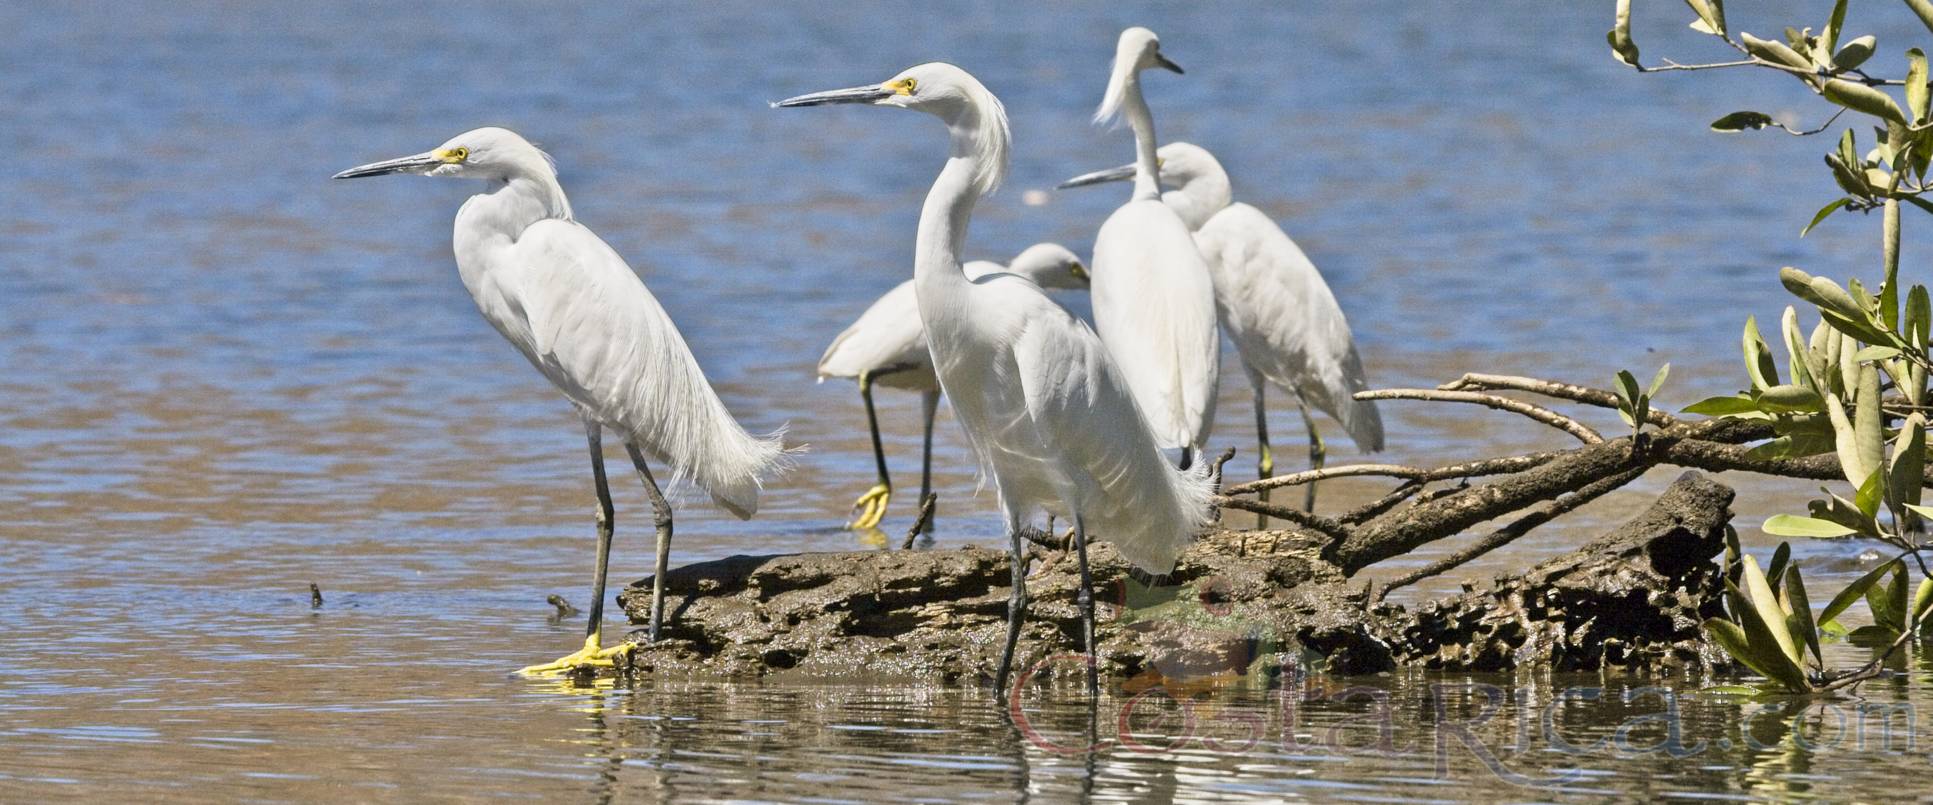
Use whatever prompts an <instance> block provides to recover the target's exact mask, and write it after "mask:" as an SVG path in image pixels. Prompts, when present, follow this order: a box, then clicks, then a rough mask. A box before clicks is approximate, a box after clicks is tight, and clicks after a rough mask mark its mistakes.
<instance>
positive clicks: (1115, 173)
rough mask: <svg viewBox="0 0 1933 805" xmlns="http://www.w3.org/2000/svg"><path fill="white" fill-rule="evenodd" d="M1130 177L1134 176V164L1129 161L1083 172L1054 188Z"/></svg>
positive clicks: (1059, 188) (1116, 180)
mask: <svg viewBox="0 0 1933 805" xmlns="http://www.w3.org/2000/svg"><path fill="white" fill-rule="evenodd" d="M1132 178H1134V165H1133V164H1131V163H1130V164H1127V165H1122V166H1121V167H1118V168H1108V169H1107V170H1104V171H1095V172H1093V173H1083V174H1081V175H1079V176H1076V177H1074V178H1072V179H1068V180H1067V181H1065V182H1061V183H1060V184H1057V185H1054V189H1055V190H1066V189H1069V188H1073V187H1086V186H1088V185H1096V184H1101V183H1103V182H1124V181H1127V180H1129V179H1132Z"/></svg>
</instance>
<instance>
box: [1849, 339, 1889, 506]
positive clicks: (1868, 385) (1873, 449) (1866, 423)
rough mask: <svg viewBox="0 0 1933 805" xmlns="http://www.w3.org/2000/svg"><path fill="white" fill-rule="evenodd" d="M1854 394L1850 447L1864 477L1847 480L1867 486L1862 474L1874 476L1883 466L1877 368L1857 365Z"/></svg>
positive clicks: (1883, 433)
mask: <svg viewBox="0 0 1933 805" xmlns="http://www.w3.org/2000/svg"><path fill="white" fill-rule="evenodd" d="M1857 393H1858V396H1856V397H1854V398H1853V411H1852V414H1853V417H1852V425H1853V432H1854V435H1855V440H1854V447H1855V449H1857V450H1858V451H1859V467H1860V471H1861V472H1862V473H1864V474H1861V475H1859V476H1857V477H1853V478H1852V479H1851V480H1852V481H1853V482H1854V483H1858V484H1865V483H1870V479H1868V478H1867V477H1866V474H1874V473H1877V472H1879V471H1880V470H1882V469H1884V468H1885V467H1886V413H1885V411H1883V410H1881V408H1880V405H1879V368H1878V367H1875V366H1873V365H1872V364H1870V363H1867V364H1861V365H1860V367H1859V387H1858V390H1857ZM1880 483H1885V482H1884V481H1880ZM1862 508H1863V507H1862Z"/></svg>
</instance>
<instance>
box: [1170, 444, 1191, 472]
mask: <svg viewBox="0 0 1933 805" xmlns="http://www.w3.org/2000/svg"><path fill="white" fill-rule="evenodd" d="M1175 466H1177V467H1180V468H1181V469H1184V470H1185V469H1188V468H1189V467H1192V466H1195V448H1193V447H1183V448H1181V461H1180V462H1177V463H1176V465H1175Z"/></svg>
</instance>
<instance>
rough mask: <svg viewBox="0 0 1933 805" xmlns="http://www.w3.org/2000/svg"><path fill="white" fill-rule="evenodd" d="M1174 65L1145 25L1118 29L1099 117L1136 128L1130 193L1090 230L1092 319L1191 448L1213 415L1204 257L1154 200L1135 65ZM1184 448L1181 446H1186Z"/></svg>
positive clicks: (1211, 330) (1177, 437) (1166, 441)
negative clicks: (1096, 229) (1116, 116)
mask: <svg viewBox="0 0 1933 805" xmlns="http://www.w3.org/2000/svg"><path fill="white" fill-rule="evenodd" d="M1157 66H1159V67H1166V68H1168V69H1174V70H1176V71H1179V68H1176V67H1174V64H1173V62H1169V61H1168V60H1167V59H1166V57H1164V56H1162V55H1161V51H1160V42H1159V40H1157V39H1156V38H1155V36H1154V33H1153V32H1151V31H1149V30H1148V29H1146V28H1129V29H1127V30H1125V31H1122V32H1121V38H1120V41H1119V44H1118V45H1117V47H1116V49H1115V55H1114V68H1113V72H1112V73H1111V74H1110V77H1109V80H1108V90H1107V94H1106V96H1105V97H1104V98H1103V100H1102V103H1101V108H1100V112H1099V113H1098V114H1097V115H1096V119H1097V120H1105V119H1107V118H1109V117H1111V116H1112V115H1114V114H1117V113H1120V114H1124V115H1125V116H1126V117H1127V119H1128V123H1129V125H1130V126H1132V127H1133V129H1134V147H1135V165H1136V170H1135V181H1134V195H1133V197H1132V198H1131V199H1130V200H1129V201H1128V203H1127V204H1125V205H1123V206H1122V207H1121V208H1120V209H1118V210H1116V211H1115V212H1114V214H1113V215H1110V216H1109V217H1108V219H1107V222H1106V223H1104V224H1102V225H1101V231H1100V233H1099V234H1098V235H1097V236H1096V237H1095V240H1094V289H1093V295H1094V327H1095V329H1096V330H1097V331H1098V332H1099V333H1100V336H1101V340H1102V342H1103V343H1105V344H1106V345H1107V348H1108V352H1109V353H1110V354H1111V355H1113V356H1114V362H1115V364H1116V365H1118V366H1120V367H1121V371H1122V372H1123V374H1124V375H1125V376H1126V377H1127V381H1128V384H1129V386H1130V387H1131V388H1133V389H1134V396H1135V401H1136V402H1138V403H1139V404H1140V405H1141V410H1142V411H1143V412H1144V413H1146V414H1147V418H1148V424H1149V426H1150V427H1152V428H1153V429H1154V434H1155V438H1156V439H1158V440H1159V441H1160V443H1161V445H1162V446H1163V447H1166V448H1176V447H1178V448H1184V449H1185V450H1188V451H1191V452H1192V453H1194V454H1199V453H1200V452H1201V451H1202V448H1203V447H1205V445H1206V443H1207V441H1208V435H1209V432H1210V430H1212V429H1213V427H1214V422H1215V392H1216V388H1217V386H1218V384H1219V382H1220V377H1221V335H1220V333H1219V332H1218V331H1217V329H1216V322H1215V289H1214V283H1213V281H1212V280H1211V278H1210V277H1209V274H1208V267H1207V265H1205V264H1204V263H1203V261H1202V258H1201V253H1200V252H1199V251H1198V250H1197V249H1196V248H1195V243H1194V240H1193V239H1192V238H1191V237H1190V235H1189V232H1188V227H1187V225H1186V224H1184V223H1183V222H1182V221H1181V218H1180V216H1178V215H1176V214H1175V212H1174V211H1173V210H1170V209H1168V208H1167V207H1166V206H1164V205H1163V204H1162V203H1161V202H1160V200H1159V199H1160V185H1159V184H1158V182H1157V180H1156V171H1157V166H1156V161H1155V133H1154V117H1153V115H1152V114H1151V113H1150V112H1149V111H1148V104H1147V102H1146V100H1144V99H1143V98H1142V95H1141V80H1140V77H1139V76H1140V72H1141V71H1142V70H1144V69H1147V68H1149V67H1157ZM1184 455H1186V454H1184Z"/></svg>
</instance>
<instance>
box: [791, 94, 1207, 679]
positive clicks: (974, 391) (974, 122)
mask: <svg viewBox="0 0 1933 805" xmlns="http://www.w3.org/2000/svg"><path fill="white" fill-rule="evenodd" d="M851 103H863V104H870V105H874V106H887V107H899V108H904V109H915V110H918V111H922V112H926V113H929V114H931V115H933V116H935V117H938V118H940V120H941V121H943V122H944V123H945V124H946V128H947V132H948V134H949V135H950V148H949V150H948V156H947V160H946V167H945V168H943V169H942V170H941V171H940V175H939V178H938V179H936V180H934V182H933V187H932V190H930V191H929V192H928V193H927V196H926V204H925V206H924V207H922V208H921V211H920V219H919V230H918V236H917V239H916V242H915V245H914V251H913V291H914V295H915V297H917V300H918V305H919V312H920V320H921V321H922V322H923V323H924V324H925V327H926V338H927V343H928V345H929V347H930V348H931V351H932V356H933V370H934V374H935V375H936V376H937V377H938V378H939V382H940V388H941V389H942V390H943V391H944V392H945V393H946V396H947V398H948V399H950V400H952V403H953V410H954V413H955V415H956V416H957V417H958V418H959V420H960V424H961V425H962V426H963V427H964V428H965V430H966V434H967V438H968V441H970V442H971V443H972V445H973V448H974V451H975V453H976V454H977V455H978V457H979V459H980V461H981V464H982V466H983V467H984V468H985V469H986V470H987V473H988V475H989V476H990V477H991V478H992V480H993V486H994V489H995V490H996V492H997V493H998V494H999V498H1000V508H1001V511H1002V512H1003V513H1004V515H1005V517H1006V528H1007V537H1008V541H1009V543H1010V547H1011V549H1012V589H1011V590H1010V592H1009V597H1008V599H1007V636H1006V643H1005V647H1004V649H1003V650H1002V652H1001V656H1000V667H999V671H998V672H997V673H996V674H995V684H996V685H997V686H998V687H999V688H1001V689H1005V687H1006V684H1007V678H1008V675H1009V673H1010V672H1011V671H1012V668H1013V655H1014V646H1015V644H1016V643H1017V642H1018V641H1019V638H1020V625H1021V618H1022V617H1023V615H1024V613H1025V611H1026V607H1027V575H1026V573H1027V571H1026V562H1025V560H1024V554H1023V548H1022V543H1021V535H1020V529H1021V526H1022V524H1023V523H1025V522H1026V521H1027V519H1028V518H1029V517H1031V515H1032V514H1033V513H1034V511H1036V510H1041V509H1044V510H1046V511H1047V512H1048V513H1050V514H1056V515H1060V516H1063V517H1067V518H1069V519H1071V520H1072V521H1073V523H1074V534H1075V538H1074V543H1075V546H1076V556H1077V557H1078V562H1079V568H1080V575H1081V590H1080V593H1079V597H1078V599H1077V604H1078V606H1079V608H1080V613H1081V621H1082V638H1083V644H1084V646H1085V648H1086V650H1087V654H1088V675H1087V681H1088V688H1089V690H1090V691H1093V690H1095V689H1096V685H1097V683H1096V679H1095V671H1096V665H1095V658H1094V591H1093V579H1092V577H1091V576H1090V575H1089V573H1088V565H1087V530H1088V528H1089V527H1090V526H1091V527H1093V528H1094V530H1095V531H1097V532H1099V533H1100V534H1102V535H1104V536H1106V537H1107V539H1108V540H1110V541H1112V542H1113V543H1114V545H1115V547H1116V548H1117V549H1118V550H1119V551H1120V553H1121V556H1122V558H1124V559H1126V560H1127V561H1129V562H1131V563H1133V564H1135V565H1137V566H1139V567H1140V568H1141V569H1143V570H1146V571H1148V572H1151V573H1165V572H1168V571H1169V570H1171V569H1172V568H1173V567H1174V561H1175V557H1176V556H1177V555H1178V554H1179V553H1180V551H1181V548H1182V546H1184V545H1186V544H1187V543H1188V541H1189V540H1190V539H1191V538H1192V537H1193V535H1194V534H1195V532H1196V530H1197V529H1199V528H1200V527H1201V526H1202V525H1203V524H1204V523H1205V522H1206V521H1207V518H1208V514H1209V511H1208V504H1209V498H1210V495H1211V490H1210V487H1209V483H1208V475H1207V473H1206V467H1207V462H1202V464H1201V466H1200V467H1199V468H1198V469H1197V470H1196V471H1192V472H1183V471H1180V470H1177V469H1175V468H1174V467H1173V466H1171V465H1169V464H1168V463H1167V460H1166V458H1165V457H1164V456H1162V454H1161V447H1160V444H1159V443H1158V442H1157V441H1156V440H1155V437H1154V435H1153V434H1152V433H1151V432H1150V431H1149V429H1148V426H1147V424H1146V421H1145V420H1144V419H1143V417H1142V416H1141V412H1140V410H1139V409H1137V408H1136V406H1135V398H1134V395H1133V393H1132V392H1131V391H1130V390H1129V389H1128V385H1127V378H1126V377H1124V376H1123V375H1122V373H1121V371H1120V369H1119V368H1118V367H1116V366H1115V364H1114V362H1113V361H1112V360H1110V359H1109V357H1108V352H1107V349H1106V347H1104V346H1103V345H1102V344H1101V341H1100V339H1099V338H1098V337H1096V336H1095V335H1094V332H1093V331H1092V330H1090V329H1088V328H1087V325H1085V324H1083V323H1082V322H1081V321H1080V320H1079V319H1077V318H1075V317H1074V315H1073V314H1071V313H1069V312H1067V309H1066V308H1063V307H1061V306H1060V305H1058V304H1055V302H1054V301H1053V300H1052V299H1050V298H1048V296H1047V294H1046V292H1044V291H1042V290H1041V289H1040V286H1038V285H1035V284H1034V283H1033V282H1031V281H1029V280H1027V279H1026V278H1024V277H1019V276H1016V275H1013V274H991V275H988V276H986V277H982V278H980V279H978V280H974V279H970V278H969V277H968V276H967V273H966V271H965V270H964V269H963V268H962V266H961V265H960V255H961V254H962V253H964V252H965V251H966V232H967V222H968V220H969V219H970V218H971V217H972V215H973V206H974V204H975V203H977V202H978V201H979V200H980V197H981V196H984V195H986V194H987V193H990V192H992V191H993V189H994V188H995V187H997V186H998V185H999V184H1000V180H1001V179H1002V177H1003V175H1004V174H1005V173H1006V169H1007V151H1008V147H1009V137H1010V135H1009V133H1008V130H1007V113H1006V110H1005V109H1003V108H1002V107H1001V105H1000V101H999V99H997V98H995V97H994V96H993V93H991V92H988V91H987V88H986V87H984V86H982V85H981V84H980V82H979V81H978V80H977V79H975V78H974V77H973V76H971V75H968V74H967V73H966V71H964V70H961V69H960V68H958V67H954V66H953V65H950V64H941V63H937V62H936V63H930V64H922V65H919V66H917V67H913V68H911V69H908V70H906V71H905V72H902V73H900V74H899V75H896V76H894V77H893V78H891V79H890V80H887V81H885V82H884V83H880V84H869V85H866V86H862V87H854V88H852V89H842V90H832V91H830V92H819V93H814V94H811V95H801V96H798V97H796V98H791V99H789V100H785V101H780V102H779V103H778V104H776V105H777V106H818V105H822V104H851Z"/></svg>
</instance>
